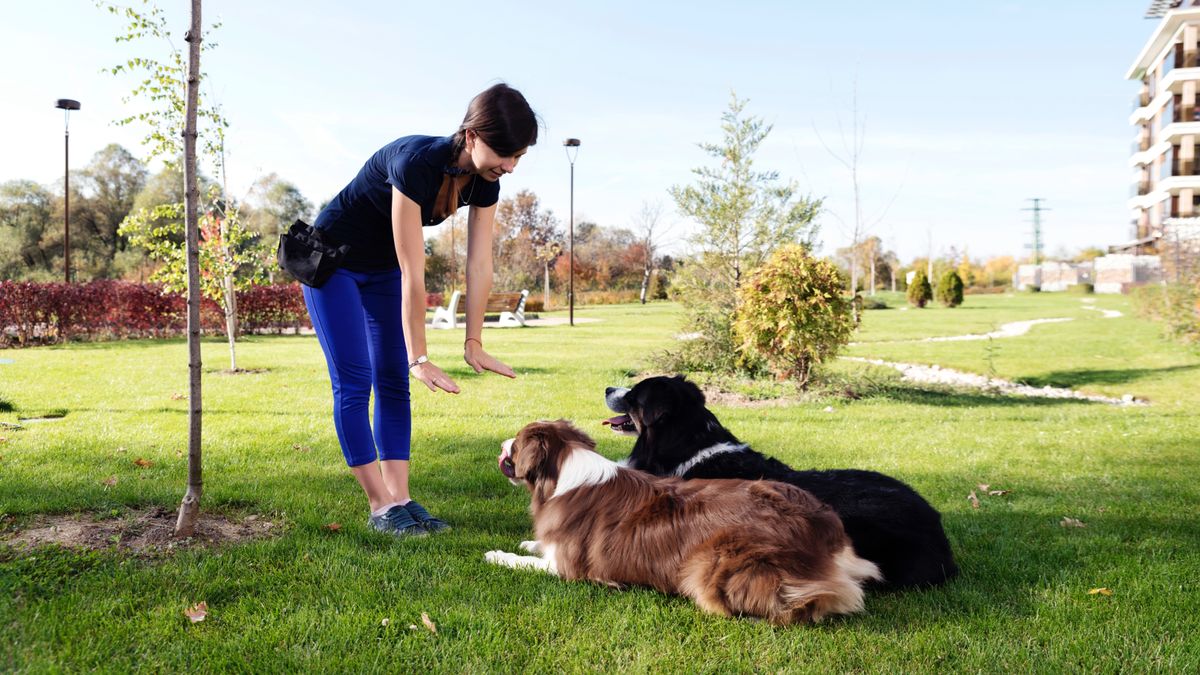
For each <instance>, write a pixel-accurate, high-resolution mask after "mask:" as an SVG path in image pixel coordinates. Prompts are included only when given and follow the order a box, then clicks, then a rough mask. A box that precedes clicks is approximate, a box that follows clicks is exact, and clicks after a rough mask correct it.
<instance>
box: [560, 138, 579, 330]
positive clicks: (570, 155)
mask: <svg viewBox="0 0 1200 675" xmlns="http://www.w3.org/2000/svg"><path fill="white" fill-rule="evenodd" d="M563 147H565V148H566V150H567V161H569V162H570V163H571V229H570V230H569V232H570V234H569V235H568V237H569V238H568V240H567V241H568V246H569V247H570V249H569V250H570V254H569V255H570V258H569V264H568V266H567V267H568V277H567V278H568V281H567V303H568V305H569V306H570V310H569V312H568V317H569V320H570V324H571V325H572V326H574V325H575V158H576V157H578V156H579V139H578V138H568V139H567V140H565V141H563Z"/></svg>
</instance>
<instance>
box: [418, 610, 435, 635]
mask: <svg viewBox="0 0 1200 675" xmlns="http://www.w3.org/2000/svg"><path fill="white" fill-rule="evenodd" d="M421 623H423V624H425V627H426V628H428V629H429V632H430V633H433V634H434V635H437V624H435V623H434V622H433V619H430V618H429V615H428V614H426V613H425V612H421Z"/></svg>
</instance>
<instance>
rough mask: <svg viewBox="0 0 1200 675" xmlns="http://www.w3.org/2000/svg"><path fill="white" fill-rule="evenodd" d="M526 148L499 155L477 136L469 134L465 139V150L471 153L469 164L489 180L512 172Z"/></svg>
mask: <svg viewBox="0 0 1200 675" xmlns="http://www.w3.org/2000/svg"><path fill="white" fill-rule="evenodd" d="M528 150H529V148H521V149H520V150H518V151H517V152H516V153H514V154H512V155H510V156H508V157H501V156H500V155H499V154H497V153H496V151H495V150H492V149H491V147H489V146H488V144H487V143H484V142H483V140H482V139H480V138H479V136H477V135H475V134H471V136H470V137H469V138H468V139H467V152H469V153H470V155H471V164H473V165H474V166H475V172H476V173H478V174H479V175H480V176H483V178H484V179H485V180H489V181H496V180H499V179H500V177H501V176H503V175H504V174H506V173H512V172H513V170H514V169H516V168H517V162H519V161H521V157H523V156H524V155H525V153H526V152H527V151H528Z"/></svg>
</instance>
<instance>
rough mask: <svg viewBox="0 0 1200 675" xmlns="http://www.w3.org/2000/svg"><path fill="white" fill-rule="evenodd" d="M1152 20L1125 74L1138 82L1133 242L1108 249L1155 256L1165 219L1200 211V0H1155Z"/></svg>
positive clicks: (1150, 12) (1133, 118) (1132, 161)
mask: <svg viewBox="0 0 1200 675" xmlns="http://www.w3.org/2000/svg"><path fill="white" fill-rule="evenodd" d="M1146 16H1147V18H1154V19H1158V20H1159V21H1158V24H1157V26H1156V27H1155V29H1154V32H1153V34H1152V35H1151V36H1150V40H1149V41H1148V42H1147V43H1146V45H1145V46H1144V47H1143V48H1142V52H1141V54H1139V55H1138V57H1137V60H1136V61H1134V62H1133V66H1132V67H1131V68H1130V69H1129V72H1128V73H1127V74H1126V76H1125V77H1126V79H1129V80H1134V81H1136V82H1139V83H1141V87H1140V88H1139V91H1138V94H1137V97H1136V98H1135V99H1134V102H1133V108H1134V109H1133V114H1132V115H1131V116H1130V118H1129V121H1130V124H1133V125H1134V126H1135V127H1137V135H1136V136H1135V139H1134V144H1133V148H1132V157H1131V158H1130V161H1129V163H1130V166H1132V167H1133V169H1134V176H1133V186H1132V189H1131V194H1130V199H1129V208H1130V210H1131V211H1132V214H1133V221H1132V227H1131V231H1130V234H1131V237H1132V238H1131V241H1129V242H1128V243H1127V244H1123V245H1121V246H1117V247H1112V250H1113V252H1120V253H1134V254H1151V255H1152V254H1156V253H1158V252H1159V248H1160V242H1161V240H1162V236H1163V229H1164V226H1166V225H1167V224H1168V223H1167V221H1168V220H1170V219H1176V218H1195V217H1197V216H1200V105H1197V103H1200V101H1198V97H1200V91H1198V89H1200V44H1198V43H1200V0H1154V2H1152V3H1151V4H1150V8H1149V10H1148V11H1147V13H1146Z"/></svg>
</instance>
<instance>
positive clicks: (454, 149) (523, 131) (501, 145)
mask: <svg viewBox="0 0 1200 675" xmlns="http://www.w3.org/2000/svg"><path fill="white" fill-rule="evenodd" d="M467 131H474V132H475V133H476V134H477V135H478V136H479V140H481V141H483V142H484V143H486V144H487V146H488V147H490V148H491V149H492V150H495V151H496V154H498V155H500V156H501V157H508V156H511V155H515V154H517V152H519V151H521V150H523V149H525V148H528V147H529V146H531V145H536V144H537V137H538V119H537V114H536V113H534V112H533V109H532V108H530V107H529V103H528V102H527V101H526V100H525V97H524V96H523V95H522V94H521V92H519V91H517V90H516V89H513V88H512V87H510V86H508V85H507V84H504V83H503V82H501V83H500V84H495V85H492V86H491V87H488V88H487V89H484V90H483V91H482V92H480V93H479V94H478V95H477V96H476V97H475V98H473V99H471V103H470V104H468V105H467V114H466V115H465V116H464V117H463V121H462V124H460V125H459V126H458V131H455V132H454V135H453V136H451V143H450V148H451V150H450V161H451V162H454V161H456V160H457V159H458V156H459V155H460V154H462V151H463V148H465V147H466V146H467ZM470 180H474V179H473V178H472V179H470ZM461 188H462V184H461V183H459V181H457V180H455V177H454V176H451V175H449V174H447V175H446V176H445V177H444V178H443V179H442V186H441V188H440V189H439V190H438V196H437V201H436V202H434V213H435V215H436V216H437V217H438V218H448V217H450V214H452V213H454V212H455V211H457V210H458V195H459V190H460V189H461Z"/></svg>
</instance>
